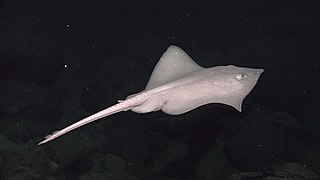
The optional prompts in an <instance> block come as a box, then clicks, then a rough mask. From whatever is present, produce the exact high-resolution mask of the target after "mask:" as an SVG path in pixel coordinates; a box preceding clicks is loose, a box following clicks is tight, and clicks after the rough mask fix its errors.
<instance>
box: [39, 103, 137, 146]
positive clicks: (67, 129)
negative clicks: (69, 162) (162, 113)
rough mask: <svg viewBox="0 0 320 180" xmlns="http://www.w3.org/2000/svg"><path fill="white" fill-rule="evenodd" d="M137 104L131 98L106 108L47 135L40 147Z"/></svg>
mask: <svg viewBox="0 0 320 180" xmlns="http://www.w3.org/2000/svg"><path fill="white" fill-rule="evenodd" d="M137 104H140V103H134V98H130V99H127V100H124V101H121V102H119V103H118V104H115V105H113V106H111V107H109V108H106V109H104V110H102V111H99V112H97V113H95V114H93V115H91V116H88V117H86V118H84V119H81V120H79V121H78V122H76V123H74V124H71V125H69V126H67V127H65V128H64V129H61V130H58V131H55V132H53V133H52V134H51V135H47V136H46V137H45V140H43V141H41V142H39V143H38V145H41V144H44V143H47V142H49V141H52V140H54V139H56V138H57V137H60V136H62V135H64V134H66V133H68V132H70V131H72V130H74V129H76V128H79V127H81V126H84V125H86V124H88V123H91V122H93V121H96V120H99V119H101V118H104V117H106V116H110V115H112V114H115V113H118V112H121V111H124V110H128V109H131V108H132V107H134V106H136V105H137Z"/></svg>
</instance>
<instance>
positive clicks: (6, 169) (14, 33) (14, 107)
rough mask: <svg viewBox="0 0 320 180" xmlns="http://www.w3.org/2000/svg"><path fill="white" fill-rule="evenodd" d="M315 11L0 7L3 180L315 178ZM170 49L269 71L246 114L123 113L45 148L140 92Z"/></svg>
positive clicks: (212, 1)
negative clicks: (58, 133)
mask: <svg viewBox="0 0 320 180" xmlns="http://www.w3.org/2000/svg"><path fill="white" fill-rule="evenodd" d="M319 4H320V3H319V2H317V1H297V0H292V1H279V0H257V1H231V0H197V1H196V0H192V1H186V0H176V1H156V0H149V1H134V0H132V1H129V0H128V1H119V0H109V1H103V0H91V1H84V0H81V1H77V0H55V1H45V0H29V1H19V0H2V1H0V124H1V125H0V179H13V180H15V179H22V180H24V179H59V180H60V179H116V180H117V179H124V180H126V179H151V180H152V179H164V180H167V179H168V180H175V179H199V180H202V179H204V180H215V179H218V180H220V179H221V180H227V179H229V180H233V179H246V178H247V179H248V178H251V179H265V178H267V177H273V178H275V177H277V178H292V179H299V178H304V179H319V177H318V176H317V174H318V175H320V143H319V140H320V95H319V92H320V85H319V82H320V81H319V77H320V70H319V66H320V64H319V62H320V55H319V53H320V44H319V43H320V41H319V40H320V39H319V36H320V34H319V33H320V5H319ZM171 44H174V45H177V46H179V47H181V48H182V49H184V50H185V51H186V52H187V53H188V54H189V55H190V56H191V57H192V58H193V59H194V60H195V61H196V62H197V63H199V64H200V65H202V66H204V67H211V66H216V65H228V64H234V65H237V66H245V67H254V68H264V70H265V72H264V73H263V75H262V76H261V78H260V80H259V82H258V84H257V85H256V87H255V88H254V90H253V91H252V92H251V93H250V95H249V96H248V97H247V98H246V100H245V102H244V104H243V112H242V113H239V112H237V111H236V110H235V109H232V108H229V107H223V108H216V107H215V106H213V105H206V106H204V107H201V108H198V109H196V110H193V111H191V112H189V113H186V114H183V115H180V116H169V115H166V114H164V113H162V112H155V113H149V114H135V113H132V112H129V111H128V112H123V113H119V114H116V115H113V116H110V117H107V118H105V119H103V120H100V121H98V122H95V123H92V124H90V125H87V126H85V127H83V128H80V129H77V130H75V131H74V132H71V133H68V134H66V135H64V136H62V137H61V138H59V139H57V140H55V141H53V142H50V143H48V144H45V145H42V146H37V143H38V142H39V141H40V140H42V138H43V137H44V136H45V135H47V134H50V133H51V132H52V131H54V130H55V129H61V128H63V127H65V126H66V125H69V124H71V123H73V122H76V121H77V120H79V119H81V118H83V117H85V116H87V115H89V114H92V113H94V112H96V111H98V110H101V109H104V108H106V107H108V106H110V105H113V104H115V103H116V102H117V100H119V99H123V98H125V97H126V96H127V95H129V94H132V93H135V92H138V91H141V90H142V89H144V87H145V85H146V83H147V81H148V78H149V76H150V73H151V72H152V69H153V67H154V65H155V64H156V63H157V62H158V59H159V58H160V56H161V55H162V53H163V52H164V51H165V50H166V49H167V47H168V46H169V45H171ZM245 172H246V173H245Z"/></svg>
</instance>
